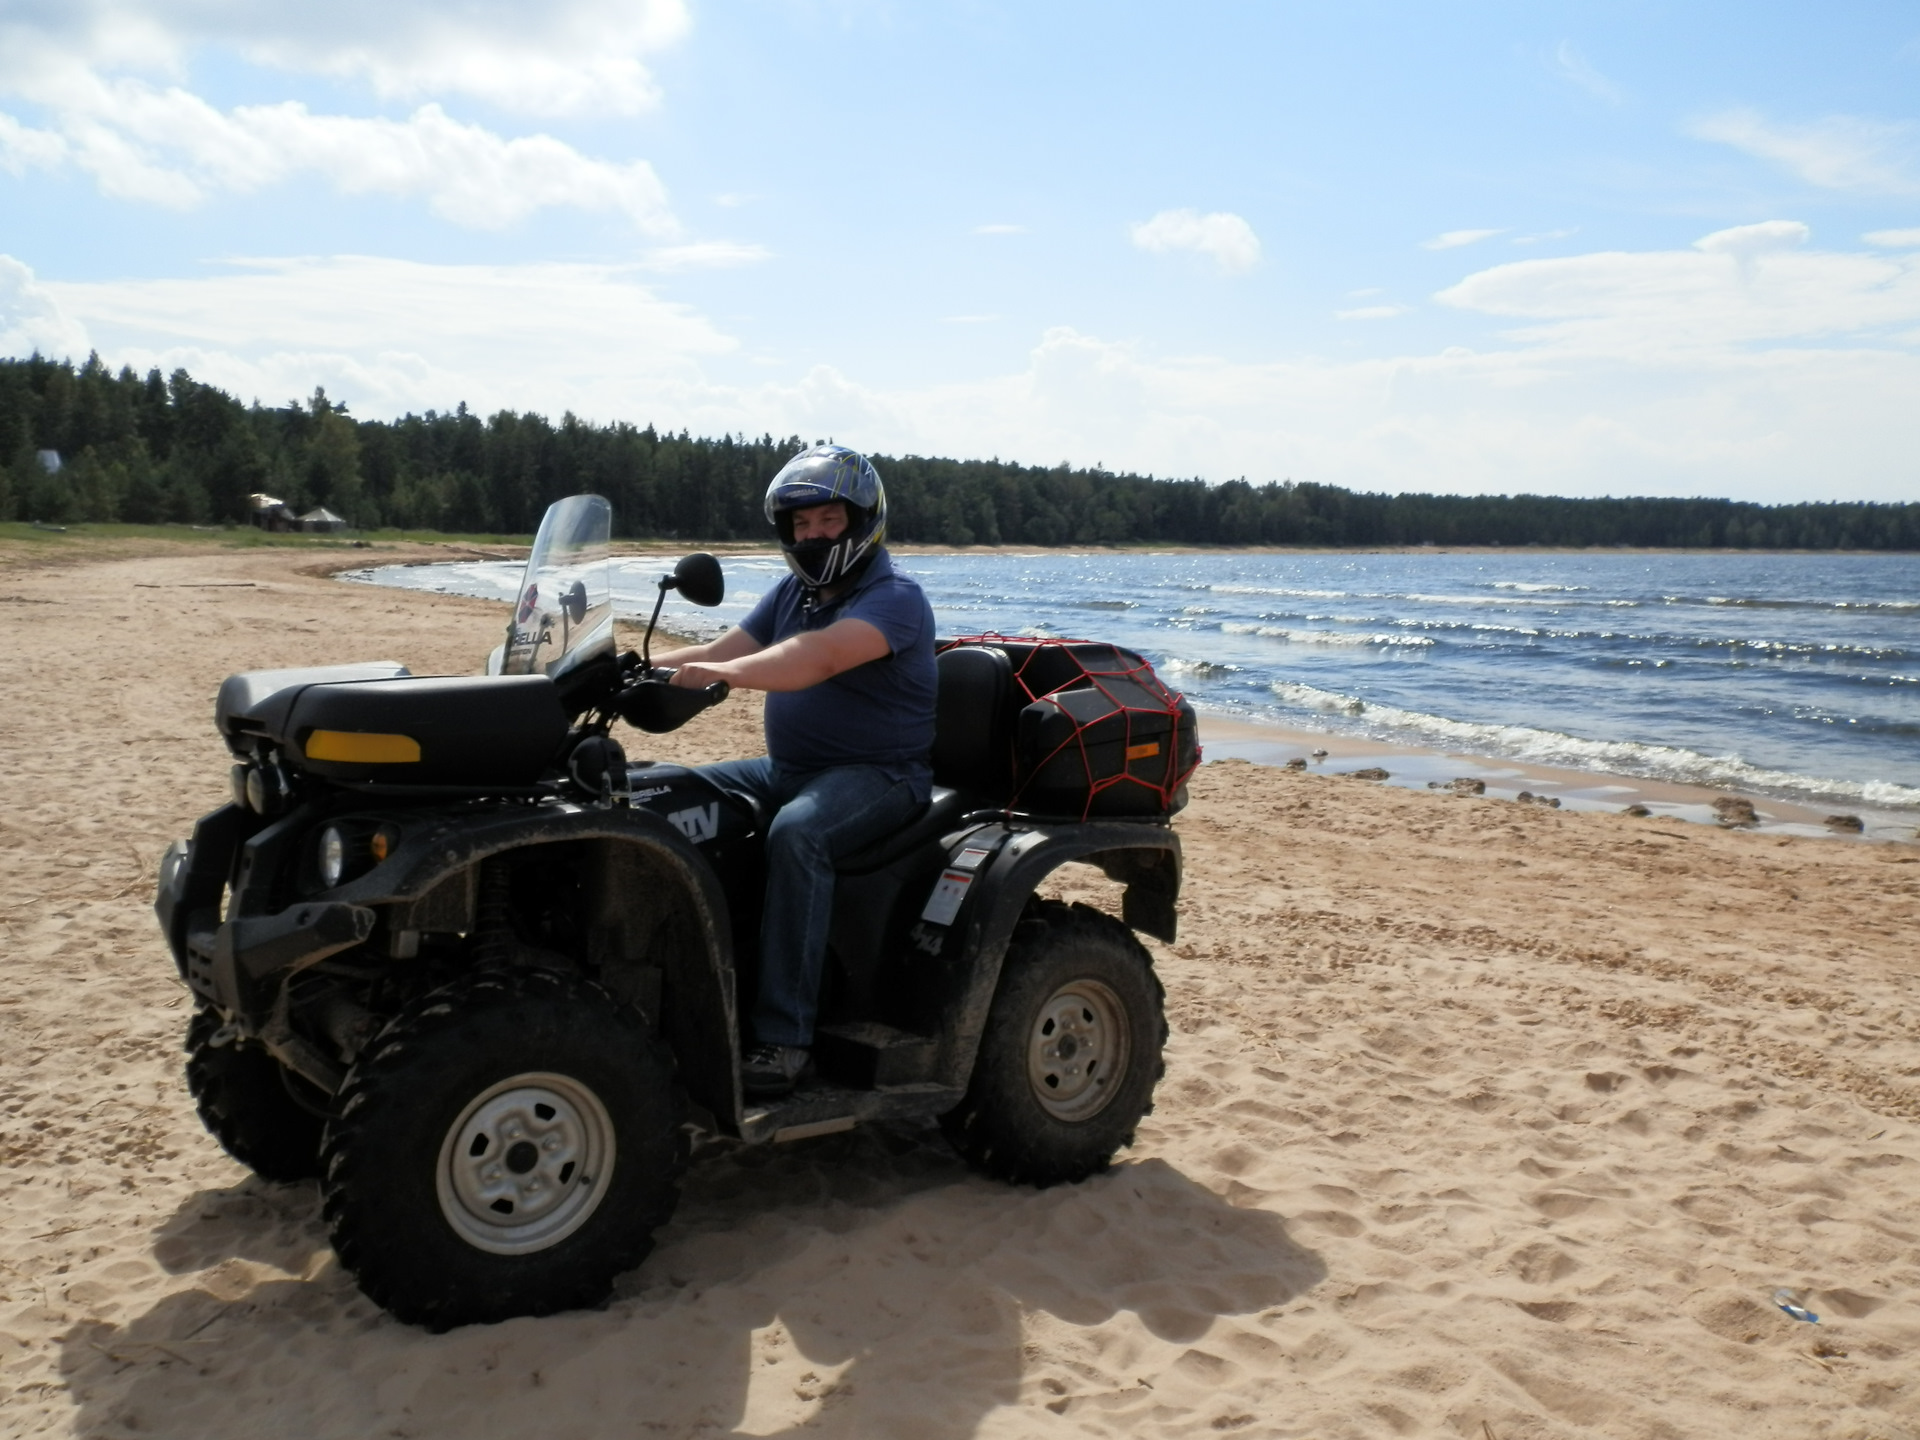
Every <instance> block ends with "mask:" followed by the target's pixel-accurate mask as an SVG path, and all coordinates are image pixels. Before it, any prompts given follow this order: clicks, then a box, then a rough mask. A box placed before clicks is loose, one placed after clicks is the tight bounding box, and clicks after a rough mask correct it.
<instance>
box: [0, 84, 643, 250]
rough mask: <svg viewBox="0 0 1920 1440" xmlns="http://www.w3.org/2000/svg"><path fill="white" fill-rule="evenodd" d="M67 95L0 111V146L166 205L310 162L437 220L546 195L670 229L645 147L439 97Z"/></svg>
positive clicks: (488, 217)
mask: <svg viewBox="0 0 1920 1440" xmlns="http://www.w3.org/2000/svg"><path fill="white" fill-rule="evenodd" d="M69 100H70V103H69V105H68V107H67V108H65V109H64V110H63V111H62V112H61V114H60V117H59V126H60V129H59V131H58V132H57V133H56V132H53V131H46V130H31V129H27V128H26V127H23V126H20V125H19V124H18V123H17V122H15V121H13V120H12V119H11V118H10V117H6V116H0V156H6V157H15V156H17V157H21V159H23V160H24V161H25V162H26V163H34V164H39V165H43V166H54V165H59V164H71V165H73V166H76V167H78V168H79V169H81V170H83V171H86V172H87V173H89V174H91V175H92V176H93V177H94V179H95V181H96V182H97V183H98V184H99V186H100V189H101V190H102V192H104V193H105V194H108V195H111V196H115V197H117V198H120V199H125V200H135V201H144V202H147V203H150V204H157V205H163V206H167V207H170V208H174V209H188V208H191V207H193V206H195V205H198V204H199V203H201V202H202V201H203V200H205V199H206V198H207V196H208V195H210V194H212V193H216V192H222V191H224V192H235V193H246V192H249V191H255V190H260V189H263V188H265V187H267V186H270V185H274V184H278V183H281V182H284V181H286V180H289V179H291V178H293V177H295V176H297V175H301V174H317V175H319V176H321V177H322V178H324V179H325V180H327V181H328V182H330V183H331V184H332V186H333V187H334V189H336V190H338V191H340V192H341V193H343V194H349V195H354V194H369V193H371V194H383V195H391V196H393V197H395V198H398V199H413V198H420V199H424V200H425V201H426V202H427V204H428V206H429V208H430V209H432V210H433V212H434V213H435V214H437V215H439V216H441V217H442V218H443V219H446V220H450V221H452V222H453V223H455V224H458V225H464V226H468V227H472V228H477V229H489V230H497V229H501V228H503V227H505V226H508V225H511V224H513V223H514V222H516V221H518V220H521V219H524V218H525V217H526V216H528V215H529V214H532V213H533V212H534V211H536V210H541V209H546V208H549V207H556V206H564V207H569V208H574V209H580V210H600V211H613V212H615V213H619V214H624V215H625V216H626V217H627V218H628V219H629V220H630V221H631V222H632V223H633V225H634V227H635V228H636V229H638V230H640V231H642V232H644V233H647V234H656V235H664V234H671V233H673V232H674V231H675V230H676V229H677V222H676V221H675V219H674V217H673V214H672V211H671V209H670V208H669V205H668V201H667V195H666V189H665V187H664V186H662V185H661V183H660V180H659V177H658V176H656V175H655V174H654V171H653V167H652V166H650V165H648V164H647V163H646V162H645V161H644V160H635V161H629V162H627V163H625V164H616V163H612V162H608V161H604V160H595V159H592V158H590V157H588V156H585V155H582V154H581V153H580V152H579V151H577V150H575V149H574V148H573V147H572V146H570V145H567V144H565V143H563V142H562V141H559V140H556V139H554V138H553V137H551V136H548V135H529V136H520V137H516V138H513V139H506V138H503V137H501V136H499V135H497V134H495V133H494V132H492V131H490V130H487V129H485V128H483V127H481V126H478V125H466V124H462V123H460V122H459V121H457V120H454V119H452V118H450V117H449V116H448V115H447V113H446V112H445V111H444V110H442V109H441V108H440V107H439V106H438V105H423V106H421V107H420V108H419V109H418V110H416V111H414V112H413V114H412V115H410V116H408V117H407V118H405V119H404V120H389V119H384V118H361V117H354V116H345V115H316V114H314V113H312V112H311V111H309V110H308V109H307V108H306V106H304V105H301V104H298V103H296V102H293V101H285V102H282V103H280V104H277V105H242V106H239V107H237V108H236V109H234V110H231V111H221V110H218V109H215V108H214V107H213V106H211V105H209V104H207V102H206V101H204V100H202V99H200V98H199V97H198V96H196V95H192V94H189V93H188V92H187V91H185V90H180V89H165V90H162V89H158V88H156V87H154V86H151V85H148V84H145V83H144V82H141V81H136V80H119V81H115V82H113V83H111V84H107V83H97V84H95V83H89V84H85V85H82V86H79V87H76V89H75V90H74V91H72V92H70V93H69ZM18 163H19V162H17V161H16V162H15V163H14V165H12V166H10V168H17V166H18Z"/></svg>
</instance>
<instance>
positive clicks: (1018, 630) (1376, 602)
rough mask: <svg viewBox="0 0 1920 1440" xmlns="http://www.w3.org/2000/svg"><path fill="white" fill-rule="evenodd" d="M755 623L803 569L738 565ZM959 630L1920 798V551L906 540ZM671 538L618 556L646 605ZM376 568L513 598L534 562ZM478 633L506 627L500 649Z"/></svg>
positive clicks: (1652, 764)
mask: <svg viewBox="0 0 1920 1440" xmlns="http://www.w3.org/2000/svg"><path fill="white" fill-rule="evenodd" d="M724 563H725V568H726V574H727V583H728V586H729V587H730V593H729V595H728V598H727V603H726V604H725V605H723V606H721V607H720V608H719V609H718V610H717V611H698V610H695V609H693V608H692V607H691V606H688V605H685V604H684V603H681V602H678V601H676V600H673V599H669V601H668V604H667V609H666V611H665V612H664V623H667V624H669V625H670V626H671V628H673V629H674V630H676V631H678V632H679V633H682V634H699V635H706V634H712V633H715V632H717V630H718V628H719V626H720V625H721V624H729V623H734V622H737V621H738V620H739V619H740V617H741V616H742V615H744V614H745V613H746V610H747V607H748V606H749V605H750V604H751V603H752V602H753V600H754V598H756V597H757V596H758V595H759V594H760V593H761V592H762V591H764V590H766V589H767V588H769V587H770V586H771V585H772V584H773V583H774V582H775V581H776V580H777V579H778V578H779V577H780V576H781V575H783V574H784V573H785V567H784V565H783V564H782V563H781V561H780V559H779V557H778V556H777V554H766V555H736V556H729V557H727V558H726V560H725V562H724ZM898 564H899V565H900V568H901V569H903V570H905V571H907V572H908V573H910V574H912V575H913V576H915V578H917V579H918V580H919V581H920V582H921V583H922V584H923V585H924V586H925V587H926V589H927V594H928V596H929V598H930V599H931V600H932V602H933V607H934V613H935V616H936V617H937V619H938V621H939V625H940V631H941V633H942V634H943V635H963V634H978V633H981V632H987V631H994V632H999V633H1003V634H1010V635H1011V634H1042V635H1073V636H1081V637H1085V638H1092V639H1099V640H1113V641H1117V642H1118V643H1120V644H1123V645H1127V646H1130V647H1132V648H1134V649H1137V650H1139V651H1141V652H1142V653H1144V654H1145V655H1146V656H1147V657H1148V658H1149V659H1151V660H1152V661H1153V662H1154V663H1155V664H1156V665H1157V666H1158V667H1159V668H1160V670H1161V672H1162V674H1163V675H1165V676H1166V678H1167V679H1168V681H1169V682H1170V683H1172V684H1174V685H1176V686H1177V687H1179V688H1181V689H1183V690H1185V691H1186V693H1187V695H1188V697H1189V698H1190V699H1191V700H1192V701H1193V702H1194V704H1195V705H1196V706H1197V707H1198V708H1200V709H1201V710H1203V711H1209V712H1212V713H1214V714H1218V715H1222V716H1227V717H1232V718H1238V719H1242V720H1248V721H1266V722H1271V723H1278V724H1283V725H1287V726H1291V727H1293V728H1296V729H1317V730H1323V731H1331V732H1334V733H1343V734H1349V735H1363V736H1367V737H1370V738H1373V739H1379V740H1386V741H1392V742H1397V743H1401V744H1412V745H1422V746H1432V747H1439V748H1442V749H1446V750H1450V751H1459V752H1465V753H1469V754H1475V755H1481V756H1486V757H1489V758H1496V759H1507V760H1519V761H1525V762H1529V763H1533V764H1541V765H1555V766H1565V767H1569V768H1574V769H1580V770H1603V771H1610V772H1614V773H1617V774H1623V775H1631V776H1639V777H1642V778H1646V779H1653V780H1667V781H1679V782H1686V783H1692V784H1705V785H1718V786H1728V787H1734V788H1739V789H1743V790H1747V791H1751V792H1755V793H1759V794H1763V795H1773V796H1777V797H1779V798H1781V799H1787V800H1799V801H1805V802H1812V803H1821V804H1849V805H1854V806H1870V807H1874V808H1876V809H1881V810H1901V811H1904V810H1907V809H1910V808H1911V809H1920V557H1913V556H1903V555H1889V556H1852V555H1847V556H1834V555H1752V556H1749V555H1644V554H1631V555H1630V554H1618V553H1600V554H1588V553H1582V554H1559V555H1548V554H1514V555H1511V556H1505V555H1485V554H1475V555H1456V554H1438V553H1435V554H1405V555H1355V554H1327V555H1297V554H1296V555H1271V554H1233V553H1228V554H1221V553H1210V554H1142V553H1132V552H1129V553H1105V552H1094V553H1067V554H1063V553H1057V552H1043V553H1038V554H1010V553H962V554H953V555H911V556H902V557H899V558H898ZM665 569H666V566H665V565H663V564H662V563H661V562H660V560H658V559H654V558H628V559H625V560H621V561H617V562H616V568H615V576H614V595H615V603H616V607H617V608H618V609H619V611H620V612H621V613H622V614H623V615H628V616H635V617H639V618H644V617H645V615H646V613H647V611H648V609H649V608H650V607H651V605H652V600H653V593H654V591H653V581H654V580H655V579H656V578H657V577H658V576H659V575H660V574H661V573H662V572H663V571H664V570H665ZM355 578H361V579H367V580H371V581H373V582H375V583H380V584H393V585H402V586H406V587H410V588H418V589H434V590H444V591H450V592H454V593H459V594H469V595H487V596H494V597H497V598H500V599H502V600H506V599H511V598H512V596H513V593H514V591H515V588H516V586H517V584H518V582H519V566H517V565H512V564H503V563H474V564H457V565H437V566H429V567H400V566H390V567H385V568H382V569H379V570H374V571H368V572H362V574H361V575H360V576H358V577H355ZM476 646H477V648H478V649H482V650H483V649H484V648H485V646H483V645H480V644H479V639H478V638H476Z"/></svg>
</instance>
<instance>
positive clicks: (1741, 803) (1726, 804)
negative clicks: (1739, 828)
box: [1713, 795, 1760, 825]
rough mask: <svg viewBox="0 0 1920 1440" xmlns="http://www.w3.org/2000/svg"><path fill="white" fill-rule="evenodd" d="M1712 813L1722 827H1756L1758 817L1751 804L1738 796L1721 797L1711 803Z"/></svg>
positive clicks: (1758, 821)
mask: <svg viewBox="0 0 1920 1440" xmlns="http://www.w3.org/2000/svg"><path fill="white" fill-rule="evenodd" d="M1713 813H1714V815H1715V816H1716V817H1717V818H1718V819H1719V821H1720V823H1721V824H1722V825H1758V824H1759V823H1760V817H1759V815H1757V814H1756V813H1755V812H1754V808H1753V802H1752V801H1751V800H1744V799H1742V798H1741V797H1740V796H1738V795H1722V796H1721V797H1720V798H1719V799H1718V800H1716V801H1714V802H1713Z"/></svg>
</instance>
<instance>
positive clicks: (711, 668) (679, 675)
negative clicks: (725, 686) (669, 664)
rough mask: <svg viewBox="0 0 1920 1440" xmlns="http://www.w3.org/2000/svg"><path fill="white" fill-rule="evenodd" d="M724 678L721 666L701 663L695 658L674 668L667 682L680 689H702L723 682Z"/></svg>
mask: <svg viewBox="0 0 1920 1440" xmlns="http://www.w3.org/2000/svg"><path fill="white" fill-rule="evenodd" d="M726 679H727V677H726V675H725V673H724V667H723V666H720V665H703V664H701V663H700V662H699V661H697V660H696V661H693V662H691V663H690V664H686V665H681V666H679V667H678V668H676V669H675V670H674V672H673V678H672V680H670V681H668V682H667V683H669V684H670V685H674V686H677V687H678V688H680V689H682V690H704V689H706V688H707V686H709V685H712V684H715V683H716V682H719V683H724V682H725V681H726Z"/></svg>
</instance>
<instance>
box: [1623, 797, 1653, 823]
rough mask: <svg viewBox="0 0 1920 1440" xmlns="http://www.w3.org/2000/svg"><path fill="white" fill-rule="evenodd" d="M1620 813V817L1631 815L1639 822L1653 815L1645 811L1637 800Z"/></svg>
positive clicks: (1647, 810)
mask: <svg viewBox="0 0 1920 1440" xmlns="http://www.w3.org/2000/svg"><path fill="white" fill-rule="evenodd" d="M1620 813H1621V814H1622V815H1632V816H1634V817H1635V818H1637V819H1641V820H1644V819H1646V817H1647V816H1649V815H1651V814H1653V812H1652V811H1651V810H1649V809H1647V807H1646V806H1644V805H1642V804H1641V803H1640V802H1639V801H1637V800H1636V801H1634V803H1633V804H1631V805H1629V806H1627V808H1626V809H1624V810H1622V811H1621V812H1620Z"/></svg>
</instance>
